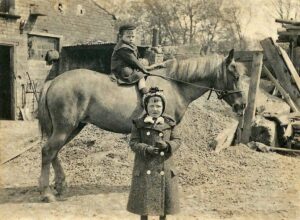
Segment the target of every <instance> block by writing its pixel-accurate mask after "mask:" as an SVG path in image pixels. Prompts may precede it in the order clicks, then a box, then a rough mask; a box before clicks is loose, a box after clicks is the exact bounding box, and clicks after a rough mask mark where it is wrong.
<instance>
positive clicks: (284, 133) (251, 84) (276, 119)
mask: <svg viewBox="0 0 300 220" xmlns="http://www.w3.org/2000/svg"><path fill="white" fill-rule="evenodd" d="M276 22H280V23H284V27H285V28H286V29H285V30H284V31H282V30H281V31H279V32H278V34H279V37H278V41H277V42H289V43H290V49H289V51H288V53H287V52H286V51H285V50H284V49H283V48H281V47H280V46H279V45H277V44H276V43H275V42H274V41H273V39H272V38H266V39H264V40H262V41H261V42H260V43H261V46H262V48H263V51H257V52H255V53H254V55H253V62H252V67H251V74H250V76H251V78H250V79H249V80H248V85H247V87H246V89H248V98H247V100H248V102H247V107H246V109H245V112H244V116H243V118H240V119H239V125H238V128H237V129H236V127H235V126H232V127H231V129H230V128H226V129H225V130H224V132H222V133H221V134H219V136H218V137H217V138H216V139H215V146H214V147H215V151H216V152H219V151H220V150H221V149H223V148H226V147H228V146H230V145H231V144H232V142H233V141H234V138H232V136H233V135H232V133H236V135H235V139H236V140H235V143H243V144H247V145H248V146H249V147H250V148H252V149H253V146H260V145H261V144H262V145H264V146H268V147H269V149H273V150H276V151H286V152H287V151H289V152H291V151H293V148H298V149H299V147H300V77H299V68H298V67H297V66H295V60H298V61H299V60H300V54H299V56H297V57H296V59H294V55H293V49H294V47H299V48H300V22H295V21H285V20H279V19H277V20H276ZM295 36H296V38H295ZM298 44H299V45H298ZM265 60H267V61H268V64H270V65H268V67H267V66H266V65H265V64H264V61H265ZM262 73H263V75H264V76H267V77H268V78H269V82H271V83H272V84H273V85H274V86H275V91H273V92H271V93H270V92H269V91H266V90H265V91H263V89H262V87H263V86H262V85H261V82H262V80H261V75H262ZM230 141H231V142H230ZM229 142H230V143H229ZM250 143H251V144H250ZM250 145H251V146H252V147H251V146H250ZM286 148H290V149H286ZM291 148H292V149H291ZM294 151H295V152H299V150H294Z"/></svg>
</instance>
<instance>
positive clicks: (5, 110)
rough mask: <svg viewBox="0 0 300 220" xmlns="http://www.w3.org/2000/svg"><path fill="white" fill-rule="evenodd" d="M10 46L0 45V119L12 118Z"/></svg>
mask: <svg viewBox="0 0 300 220" xmlns="http://www.w3.org/2000/svg"><path fill="white" fill-rule="evenodd" d="M11 51H12V47H9V46H1V45H0V119H13V118H14V117H13V115H12V112H13V111H12V110H13V109H12V91H13V89H12V86H13V83H12V68H11V67H12V63H11V57H12V56H11Z"/></svg>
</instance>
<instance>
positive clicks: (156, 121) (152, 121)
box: [144, 115, 165, 125]
mask: <svg viewBox="0 0 300 220" xmlns="http://www.w3.org/2000/svg"><path fill="white" fill-rule="evenodd" d="M144 122H145V123H150V124H153V125H158V124H164V123H165V119H164V118H163V117H161V116H160V117H158V118H157V119H155V118H153V117H152V116H150V115H147V116H146V117H145V118H144Z"/></svg>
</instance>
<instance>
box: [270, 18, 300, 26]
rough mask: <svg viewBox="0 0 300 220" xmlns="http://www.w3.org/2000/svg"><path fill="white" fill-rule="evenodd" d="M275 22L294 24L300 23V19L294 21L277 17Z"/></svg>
mask: <svg viewBox="0 0 300 220" xmlns="http://www.w3.org/2000/svg"><path fill="white" fill-rule="evenodd" d="M275 22H277V23H281V24H292V25H296V26H297V25H300V21H293V20H285V19H279V18H277V19H275Z"/></svg>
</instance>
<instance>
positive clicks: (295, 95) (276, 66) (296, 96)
mask: <svg viewBox="0 0 300 220" xmlns="http://www.w3.org/2000/svg"><path fill="white" fill-rule="evenodd" d="M260 44H261V46H262V47H263V49H264V55H265V56H266V57H267V59H268V61H269V63H270V64H271V66H272V68H273V70H274V72H275V75H276V78H277V80H278V82H280V85H281V86H282V87H283V88H284V90H285V91H286V92H287V93H288V94H289V96H290V97H291V99H292V100H293V102H294V103H295V104H296V105H297V109H300V92H299V89H298V88H297V86H296V85H294V84H293V83H292V78H291V76H290V74H288V73H289V69H288V68H287V66H286V64H285V62H284V61H283V59H282V57H281V55H280V54H279V51H278V49H277V47H276V45H275V43H274V41H273V40H272V38H266V39H264V40H262V41H261V42H260Z"/></svg>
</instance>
